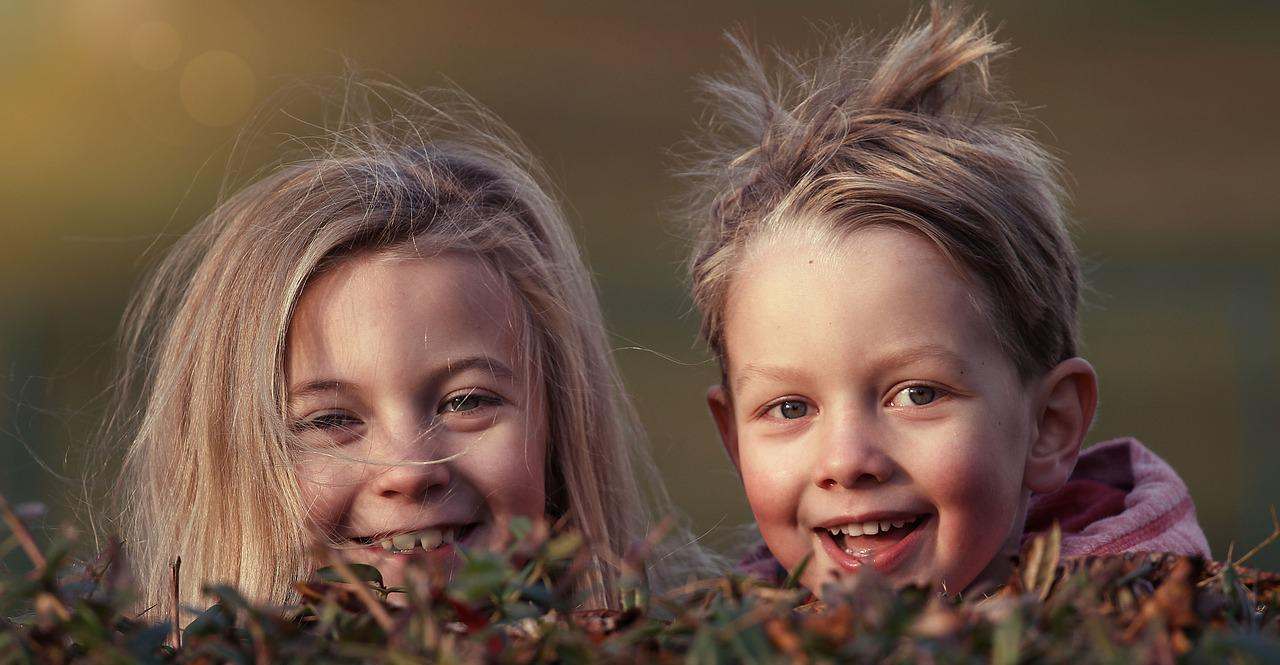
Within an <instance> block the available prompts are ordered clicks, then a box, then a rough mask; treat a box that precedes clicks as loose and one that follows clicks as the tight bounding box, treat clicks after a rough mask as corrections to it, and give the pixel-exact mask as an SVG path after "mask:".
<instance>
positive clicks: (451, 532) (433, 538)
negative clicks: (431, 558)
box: [378, 527, 458, 552]
mask: <svg viewBox="0 0 1280 665" xmlns="http://www.w3.org/2000/svg"><path fill="white" fill-rule="evenodd" d="M457 537H458V527H448V528H445V529H423V530H421V531H413V532H410V533H400V534H396V535H394V536H391V537H389V538H383V539H382V540H380V541H378V544H379V545H381V546H382V549H384V550H386V551H388V552H408V551H410V550H412V549H413V548H414V547H416V546H418V545H421V546H422V549H424V550H434V549H436V548H437V547H440V546H441V545H443V544H445V543H452V542H454V540H456V539H457Z"/></svg>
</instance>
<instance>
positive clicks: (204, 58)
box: [178, 51, 255, 127]
mask: <svg viewBox="0 0 1280 665" xmlns="http://www.w3.org/2000/svg"><path fill="white" fill-rule="evenodd" d="M254 87H255V81H254V76H253V70H252V69H250V68H249V64H248V63H246V62H245V61H244V59H243V58H241V57H240V56H238V55H236V54H234V53H228V52H227V51H206V52H205V53H201V54H200V55H198V56H196V57H195V58H193V59H192V60H191V62H188V63H187V66H186V68H185V69H184V70H183V71H182V80H180V81H179V82H178V93H179V95H180V96H181V97H182V106H183V108H185V109H186V110H187V113H188V114H190V115H191V117H192V118H193V119H194V120H195V121H196V122H198V123H200V124H202V125H208V126H210V127H223V126H226V125H230V124H232V123H234V122H236V121H237V120H239V119H240V117H241V116H243V115H244V114H245V112H247V111H248V110H249V107H250V106H252V105H253V95H254Z"/></svg>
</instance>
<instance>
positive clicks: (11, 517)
mask: <svg viewBox="0 0 1280 665" xmlns="http://www.w3.org/2000/svg"><path fill="white" fill-rule="evenodd" d="M0 518H3V519H4V523H5V524H7V525H8V526H9V530H10V531H12V532H13V537H14V538H17V539H18V544H19V545H21V546H22V551H23V552H26V553H27V558H28V559H31V563H32V564H34V565H35V567H36V570H37V571H43V570H44V567H45V563H46V562H45V559H44V554H41V553H40V548H39V547H37V546H36V540H35V538H32V537H31V532H30V531H27V527H26V525H24V524H23V523H22V520H20V519H18V516H17V515H15V514H14V512H13V510H12V509H10V508H9V502H8V501H6V500H5V498H4V495H3V494H0Z"/></svg>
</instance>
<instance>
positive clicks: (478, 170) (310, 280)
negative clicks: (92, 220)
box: [113, 87, 699, 616]
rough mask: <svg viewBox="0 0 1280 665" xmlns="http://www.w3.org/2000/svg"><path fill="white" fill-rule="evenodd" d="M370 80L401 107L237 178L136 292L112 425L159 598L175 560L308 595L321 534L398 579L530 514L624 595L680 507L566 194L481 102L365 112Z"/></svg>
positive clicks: (604, 585) (127, 525)
mask: <svg viewBox="0 0 1280 665" xmlns="http://www.w3.org/2000/svg"><path fill="white" fill-rule="evenodd" d="M358 93H362V94H363V97H366V98H372V99H383V98H386V97H395V98H397V99H400V102H401V104H400V106H401V107H402V108H399V109H396V111H397V112H396V113H394V114H392V115H393V117H395V118H397V120H395V121H386V120H378V121H375V120H372V119H370V120H367V121H348V122H347V123H346V124H344V125H343V126H341V127H338V128H336V129H335V130H333V131H332V132H329V133H327V134H325V135H324V136H323V137H322V140H320V141H318V142H316V143H317V144H318V145H315V146H312V148H313V151H312V152H310V153H308V154H307V155H305V156H304V157H303V158H302V159H301V160H300V161H293V162H289V163H287V164H285V165H283V166H280V167H279V168H277V169H275V170H274V171H273V172H271V173H270V174H269V175H267V176H266V177H264V178H262V179H260V180H259V181H257V182H255V183H253V184H251V185H249V186H248V187H246V188H244V189H243V190H241V191H240V192H239V193H237V194H235V195H233V196H231V197H230V198H228V199H227V200H226V201H225V202H224V203H222V204H221V205H219V206H218V207H217V208H216V209H215V210H214V211H213V212H212V213H210V214H209V215H208V217H207V218H205V219H204V220H203V221H201V222H200V223H199V225H198V226H197V227H196V228H195V229H193V230H192V231H191V232H189V233H187V234H186V235H185V236H184V237H183V238H181V240H179V241H178V243H177V244H176V245H175V246H174V247H173V249H172V250H171V251H170V252H169V254H168V255H167V256H166V257H165V259H164V260H163V262H162V263H161V264H160V265H159V267H158V269H157V270H156V271H155V273H154V274H153V275H152V277H151V278H150V280H149V281H148V282H147V284H146V286H145V288H144V289H143V290H142V291H141V293H140V294H139V295H138V297H137V299H136V301H135V302H134V304H133V306H132V308H131V309H130V312H129V313H128V316H127V321H126V324H127V325H126V336H125V344H126V348H125V357H124V359H125V362H124V367H125V374H124V377H123V379H122V381H121V383H120V386H119V387H120V388H121V397H122V399H121V400H120V404H119V407H118V409H117V411H116V416H115V420H114V421H113V424H114V425H115V430H114V431H116V432H118V438H117V439H115V440H116V441H120V443H121V445H123V446H124V448H125V456H124V468H123V474H122V476H121V479H120V481H119V484H118V500H119V502H120V509H121V513H122V516H123V523H122V527H123V530H124V532H125V535H126V538H127V540H126V548H127V552H128V554H129V556H130V560H131V562H132V566H133V569H134V571H135V572H136V575H137V576H138V578H139V582H140V588H141V589H143V590H144V592H145V593H146V594H147V596H146V597H145V598H143V601H144V602H145V604H146V606H149V607H151V608H153V610H154V611H155V612H157V613H158V614H155V616H168V614H167V612H168V611H169V605H170V603H169V600H168V598H167V593H164V592H163V590H165V589H166V588H167V578H168V575H169V564H170V562H172V561H173V560H174V559H175V558H176V557H178V556H181V557H182V562H183V563H182V578H181V579H182V583H181V588H180V589H179V601H180V603H181V604H183V605H187V606H197V607H198V606H200V605H201V603H202V598H201V593H200V588H201V586H202V585H204V584H207V583H211V582H228V583H232V584H236V585H239V586H240V588H241V589H242V590H243V591H244V592H245V593H246V595H248V596H249V597H251V598H253V599H255V600H260V601H267V602H283V601H287V600H288V599H289V598H291V595H292V593H293V590H292V589H293V587H292V585H293V583H294V582H296V581H298V580H300V579H303V578H305V577H306V576H308V575H309V574H310V573H311V572H312V571H313V570H315V568H316V567H317V566H318V565H322V562H320V561H316V560H314V558H313V552H315V550H316V545H317V544H318V545H320V546H323V547H328V548H333V549H335V550H337V551H339V552H340V553H341V554H342V556H344V557H346V558H347V559H348V560H350V561H352V562H360V563H368V564H372V565H374V566H376V567H378V568H379V569H380V570H381V571H382V573H383V576H384V580H385V581H386V582H387V583H388V584H389V585H398V584H401V583H402V582H404V581H405V580H404V569H405V567H406V565H407V564H408V563H409V562H410V561H411V560H414V559H422V560H428V561H434V562H436V563H437V564H440V565H444V566H448V565H451V563H452V562H453V560H454V557H455V556H456V552H455V548H456V546H458V545H462V546H466V547H473V548H474V547H479V548H483V547H492V546H495V545H497V544H499V543H500V542H501V541H502V539H503V538H504V537H505V535H506V525H507V524H508V523H509V522H510V520H511V519H512V518H514V517H517V516H525V517H529V518H533V519H543V518H546V519H549V520H559V519H563V520H564V521H565V522H567V524H568V525H569V526H570V527H571V528H574V529H577V530H578V531H579V532H581V533H582V534H583V535H584V537H585V539H586V542H587V543H588V546H589V547H590V549H591V552H592V553H593V554H594V556H595V562H596V565H595V567H594V574H593V575H589V576H588V578H589V579H587V580H586V581H585V582H584V588H583V594H584V603H586V604H588V605H594V606H597V607H606V606H611V605H613V604H614V602H615V598H614V596H613V592H614V588H615V585H614V578H615V575H616V572H617V567H618V565H619V561H620V559H621V558H622V557H623V554H624V552H625V551H626V550H627V548H628V547H629V546H631V545H632V544H633V543H634V542H635V541H637V540H639V539H642V538H644V537H645V536H646V535H647V533H648V531H649V529H650V528H651V527H652V525H653V522H652V519H651V515H652V514H653V513H652V512H651V507H652V508H653V509H657V510H659V511H661V512H663V513H666V512H669V511H670V506H669V505H668V504H667V503H666V502H665V499H664V497H665V494H664V493H663V490H662V488H661V486H660V484H658V482H657V479H656V476H655V474H654V472H653V467H652V464H651V462H650V460H649V457H648V455H647V453H646V451H645V448H644V444H643V441H642V440H641V438H640V436H639V429H638V427H637V426H636V421H635V418H634V416H633V413H632V411H631V408H630V406H629V404H628V401H627V399H626V397H625V395H624V394H623V393H622V391H621V381H620V379H619V376H618V372H617V370H616V368H615V366H614V363H613V360H612V358H611V355H610V351H609V347H608V345H607V342H606V334H605V329H604V325H603V322H602V318H601V314H600V309H599V306H598V304H597V302H596V299H595V295H594V292H593V290H592V285H591V283H590V280H589V278H588V277H587V271H586V269H585V267H584V266H583V263H582V261H581V259H580V257H579V253H578V249H577V246H576V245H575V243H574V241H573V238H572V236H571V234H570V232H569V229H568V225H567V224H566V222H565V219H564V215H563V213H562V212H561V209H560V207H559V206H558V205H557V204H556V202H555V201H553V200H552V199H551V198H550V197H549V196H548V195H547V193H546V192H547V189H546V186H545V184H544V180H543V175H542V173H541V171H540V170H539V168H538V166H537V164H536V163H535V162H533V161H532V160H531V159H530V158H529V157H528V156H527V154H526V152H525V150H524V148H523V146H522V145H521V143H520V142H519V141H518V139H517V138H516V137H514V136H513V135H512V134H511V133H510V132H509V130H507V129H506V128H505V127H504V126H503V125H502V124H501V123H499V122H498V121H497V120H495V119H494V118H493V117H491V116H490V115H488V114H487V113H485V112H484V111H481V110H479V109H477V108H476V107H475V106H474V105H473V104H472V103H469V102H467V101H466V100H455V101H452V102H447V103H446V104H444V105H440V104H436V105H430V104H428V103H427V102H425V101H424V100H422V99H420V98H417V97H413V96H410V95H404V96H402V97H398V95H400V93H399V92H398V91H397V90H388V89H385V88H383V87H373V88H370V89H356V90H352V91H350V92H349V94H348V95H347V97H348V99H347V100H346V101H345V106H344V113H345V115H346V116H347V117H368V118H373V116H374V114H373V113H372V112H360V108H361V107H360V105H359V102H360V99H361V98H362V96H361V94H358ZM406 107H407V108H406ZM406 110H410V111H417V112H418V116H417V117H414V118H412V119H406V118H409V117H410V116H409V115H407V114H406V113H405V111H406ZM698 552H699V550H698V549H697V547H696V546H689V547H685V548H682V549H680V550H678V551H676V552H674V553H672V555H671V556H668V557H665V558H663V559H662V560H661V561H660V563H659V564H657V565H656V566H655V567H653V568H651V570H650V571H649V573H650V579H651V582H653V583H657V584H661V583H662V582H664V581H671V579H672V577H673V575H674V572H675V571H676V570H678V569H680V568H681V566H682V565H683V564H682V562H690V561H693V560H696V559H698V558H699V555H698Z"/></svg>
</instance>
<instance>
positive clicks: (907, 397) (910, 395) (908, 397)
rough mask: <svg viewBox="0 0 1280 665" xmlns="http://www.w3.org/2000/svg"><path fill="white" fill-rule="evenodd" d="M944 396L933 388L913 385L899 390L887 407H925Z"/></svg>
mask: <svg viewBox="0 0 1280 665" xmlns="http://www.w3.org/2000/svg"><path fill="white" fill-rule="evenodd" d="M943 394H944V391H942V390H940V389H938V388H934V387H933V386H924V385H915V386H907V387H906V388H903V389H902V390H899V391H898V392H897V393H896V394H895V395H894V396H893V399H891V400H889V406H905V407H910V406H927V405H929V404H932V403H933V402H934V401H936V400H937V399H938V398H939V397H941V396H942V395H943Z"/></svg>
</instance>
